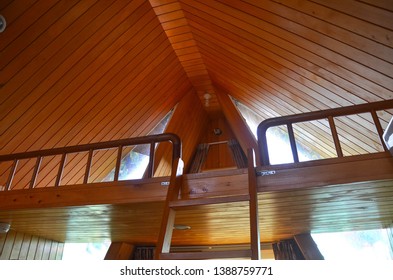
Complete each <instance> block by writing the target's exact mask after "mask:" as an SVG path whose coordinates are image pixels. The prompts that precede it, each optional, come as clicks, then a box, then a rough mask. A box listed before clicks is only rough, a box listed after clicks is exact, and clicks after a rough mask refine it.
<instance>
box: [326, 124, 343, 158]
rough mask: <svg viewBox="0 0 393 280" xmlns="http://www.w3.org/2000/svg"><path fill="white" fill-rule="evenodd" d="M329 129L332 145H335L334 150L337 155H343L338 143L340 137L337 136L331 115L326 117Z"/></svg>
mask: <svg viewBox="0 0 393 280" xmlns="http://www.w3.org/2000/svg"><path fill="white" fill-rule="evenodd" d="M328 120H329V126H330V130H331V132H332V136H333V141H334V146H335V147H336V152H337V156H338V157H343V156H344V155H343V151H342V148H341V144H340V139H339V138H338V133H337V129H336V124H335V123H334V119H333V117H332V116H329V117H328Z"/></svg>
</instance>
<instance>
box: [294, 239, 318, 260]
mask: <svg viewBox="0 0 393 280" xmlns="http://www.w3.org/2000/svg"><path fill="white" fill-rule="evenodd" d="M294 239H295V241H296V244H297V245H298V246H299V248H300V251H301V252H302V254H303V256H304V258H305V259H306V260H324V257H323V256H322V254H321V252H320V251H319V250H318V246H317V244H316V243H315V241H314V240H313V239H312V237H311V234H309V233H304V234H297V235H295V236H294Z"/></svg>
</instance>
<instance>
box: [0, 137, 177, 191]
mask: <svg viewBox="0 0 393 280" xmlns="http://www.w3.org/2000/svg"><path fill="white" fill-rule="evenodd" d="M162 142H169V143H171V144H172V163H173V162H174V161H175V159H177V158H180V157H181V141H180V138H179V137H178V136H177V135H175V134H171V133H164V134H158V135H149V136H142V137H136V138H130V139H121V140H114V141H107V142H100V143H92V144H85V145H78V146H70V147H64V148H54V149H47V150H41V151H32V152H25V153H17V154H9V155H0V166H1V164H4V163H6V162H7V163H10V164H9V165H10V167H8V168H6V169H3V168H2V170H1V169H0V174H1V176H2V177H3V178H4V180H3V183H1V186H0V190H2V191H9V190H12V189H13V180H14V177H15V173H16V172H17V167H18V163H19V162H20V161H22V160H30V161H33V162H34V160H35V163H34V164H33V166H30V170H29V171H30V172H29V173H30V174H31V178H30V180H29V183H28V186H27V185H26V186H27V187H26V188H30V189H32V188H35V186H36V180H37V177H38V175H39V173H40V167H41V163H42V161H43V159H44V158H47V157H56V156H57V157H60V158H61V159H60V162H59V163H58V169H57V171H56V172H57V175H55V176H56V177H55V180H54V185H53V186H54V187H58V186H60V185H61V181H62V177H63V172H64V168H65V165H66V161H67V157H68V156H70V155H71V154H77V153H85V154H86V155H87V156H85V157H84V158H85V160H86V162H85V163H84V164H83V166H84V170H83V172H84V174H83V175H82V177H83V179H82V182H83V184H88V183H89V176H90V173H91V167H92V162H93V155H94V153H95V152H98V151H102V150H112V151H113V150H114V149H115V150H117V152H116V155H115V157H116V158H115V166H114V176H113V181H119V174H120V166H121V162H122V159H123V158H124V149H125V148H127V147H132V146H137V145H150V148H149V150H150V152H149V162H148V165H147V168H146V170H145V173H144V176H143V177H144V178H152V177H153V174H154V158H155V150H156V144H159V143H162ZM9 165H8V166H9ZM31 170H32V172H31ZM112 171H113V168H112ZM30 174H29V175H30ZM16 189H18V188H16Z"/></svg>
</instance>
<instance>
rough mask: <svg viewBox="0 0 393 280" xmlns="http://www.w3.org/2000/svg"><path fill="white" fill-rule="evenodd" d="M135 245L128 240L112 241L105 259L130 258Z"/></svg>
mask: <svg viewBox="0 0 393 280" xmlns="http://www.w3.org/2000/svg"><path fill="white" fill-rule="evenodd" d="M134 249H135V245H133V244H130V243H126V242H112V244H111V246H110V247H109V249H108V252H107V253H106V255H105V260H130V259H131V257H132V253H133V252H134Z"/></svg>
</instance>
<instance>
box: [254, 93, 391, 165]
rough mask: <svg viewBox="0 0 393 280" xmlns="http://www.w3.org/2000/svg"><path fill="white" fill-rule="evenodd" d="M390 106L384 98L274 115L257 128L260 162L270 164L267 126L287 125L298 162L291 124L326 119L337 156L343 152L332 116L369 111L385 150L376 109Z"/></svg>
mask: <svg viewBox="0 0 393 280" xmlns="http://www.w3.org/2000/svg"><path fill="white" fill-rule="evenodd" d="M392 108H393V100H385V101H379V102H372V103H365V104H360V105H353V106H347V107H341V108H334V109H327V110H322V111H315V112H308V113H303V114H295V115H290V116H282V117H276V118H271V119H267V120H264V121H262V122H261V123H260V124H259V126H258V130H257V135H258V147H259V153H260V157H261V164H262V165H270V160H269V152H268V146H267V138H266V132H267V130H268V129H269V128H271V127H275V126H280V125H286V126H287V128H288V135H289V141H290V143H291V150H292V155H293V158H294V162H299V159H298V155H297V148H296V144H295V137H294V134H293V129H292V125H293V124H294V123H300V122H307V121H315V120H320V119H328V120H329V125H330V129H331V131H332V136H333V140H334V144H335V148H336V152H337V155H338V157H342V156H343V154H342V150H341V145H340V142H339V138H338V134H337V130H336V127H335V124H334V120H333V118H334V117H341V116H349V115H355V114H362V113H371V116H372V118H373V121H374V125H375V127H376V129H377V132H378V135H379V138H380V140H381V143H382V145H383V148H384V149H385V151H387V148H386V146H385V144H384V141H383V138H382V133H383V131H382V127H381V123H380V121H379V119H378V116H377V114H376V111H380V110H386V109H392Z"/></svg>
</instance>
